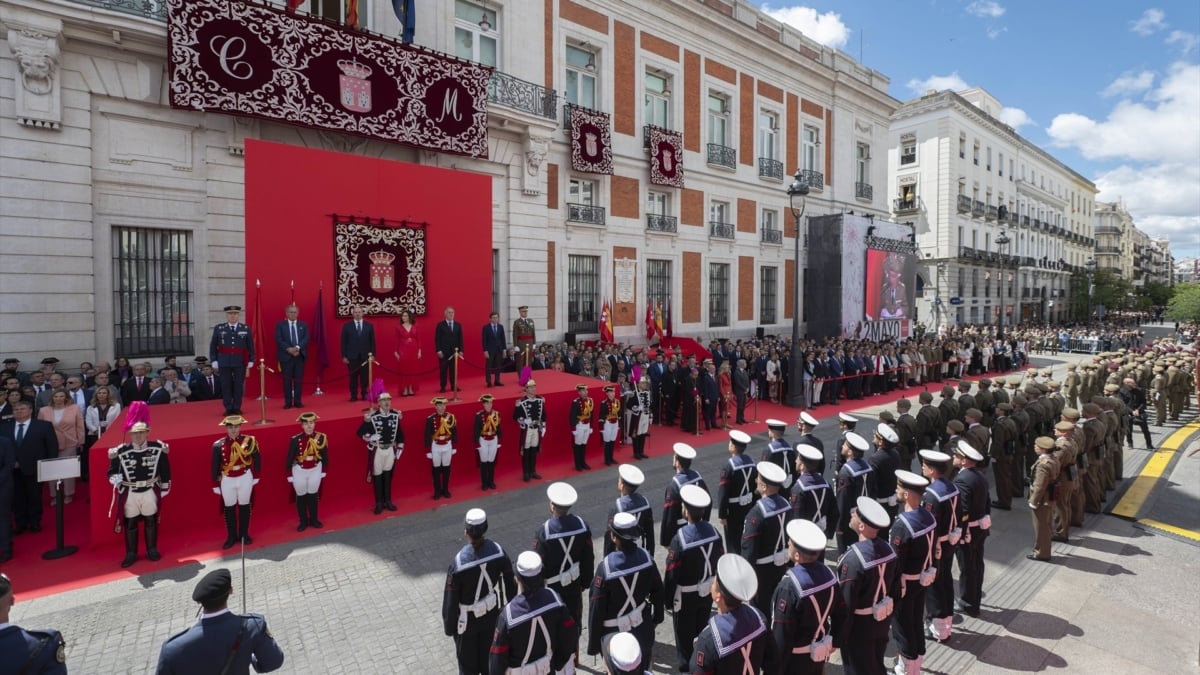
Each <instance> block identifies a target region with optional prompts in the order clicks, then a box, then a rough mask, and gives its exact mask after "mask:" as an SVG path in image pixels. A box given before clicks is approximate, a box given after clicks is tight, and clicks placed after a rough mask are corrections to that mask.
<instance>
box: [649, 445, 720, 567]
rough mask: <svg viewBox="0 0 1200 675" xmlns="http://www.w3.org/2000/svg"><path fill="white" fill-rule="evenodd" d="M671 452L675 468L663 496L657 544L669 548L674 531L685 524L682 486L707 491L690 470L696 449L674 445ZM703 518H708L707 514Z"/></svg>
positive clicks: (704, 484)
mask: <svg viewBox="0 0 1200 675" xmlns="http://www.w3.org/2000/svg"><path fill="white" fill-rule="evenodd" d="M673 450H674V452H675V456H674V459H673V460H672V466H673V467H674V468H675V475H674V476H672V477H671V482H669V483H667V489H666V491H665V492H664V494H663V515H662V527H661V530H660V532H661V535H660V536H659V538H658V543H659V544H661V545H663V546H669V545H670V544H671V538H672V537H674V536H675V531H676V530H678V529H679V528H681V527H683V525H684V524H685V523H686V522H687V521H685V520H684V518H683V500H682V499H681V498H680V497H679V490H680V489H682V488H683V486H684V485H698V486H700V487H702V488H704V490H705V491H707V490H708V484H706V483H705V482H704V478H703V477H702V476H701V475H700V473H699V472H698V471H696V470H695V469H693V468H692V461H693V460H695V459H696V449H695V448H693V447H692V446H690V445H688V444H687V443H676V444H675V446H674V448H673ZM705 517H706V518H707V517H708V516H707V514H705Z"/></svg>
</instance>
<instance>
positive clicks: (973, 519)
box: [954, 439, 1053, 616]
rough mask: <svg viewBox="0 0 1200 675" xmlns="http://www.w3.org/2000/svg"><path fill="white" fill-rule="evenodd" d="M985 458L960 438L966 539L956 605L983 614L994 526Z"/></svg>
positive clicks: (961, 508) (958, 457)
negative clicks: (987, 557) (986, 559)
mask: <svg viewBox="0 0 1200 675" xmlns="http://www.w3.org/2000/svg"><path fill="white" fill-rule="evenodd" d="M1047 440H1051V441H1052V440H1053V439H1047ZM983 459H984V458H983V453H981V452H979V450H978V449H976V448H975V446H973V445H971V444H970V443H969V442H967V441H966V440H965V439H964V440H962V441H959V443H958V447H957V448H956V452H955V458H954V463H955V464H957V465H958V466H959V471H958V475H956V476H955V477H954V487H956V488H958V494H959V498H958V506H959V513H960V514H962V515H961V516H960V520H959V522H960V523H962V527H963V540H962V541H961V542H959V546H958V550H957V551H955V555H956V557H957V559H958V569H959V570H960V575H959V580H958V594H959V599H958V600H957V601H956V602H955V603H954V609H956V610H958V611H960V612H965V613H967V614H969V615H971V616H978V615H979V604H980V603H981V602H982V601H983V568H984V562H983V555H984V552H983V545H984V542H986V541H987V537H988V530H989V529H991V527H992V517H991V515H990V514H991V505H992V500H991V496H990V495H989V494H988V479H987V476H985V475H984V473H983V471H981V470H980V468H979V467H980V463H981V462H983Z"/></svg>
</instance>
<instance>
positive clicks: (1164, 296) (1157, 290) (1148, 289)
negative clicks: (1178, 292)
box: [1138, 281, 1175, 307]
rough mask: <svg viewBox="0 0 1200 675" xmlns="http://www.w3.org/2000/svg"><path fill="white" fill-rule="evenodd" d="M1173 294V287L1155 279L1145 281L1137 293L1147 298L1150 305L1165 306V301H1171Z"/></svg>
mask: <svg viewBox="0 0 1200 675" xmlns="http://www.w3.org/2000/svg"><path fill="white" fill-rule="evenodd" d="M1174 294H1175V288H1174V287H1173V286H1168V285H1166V284H1160V283H1158V282H1155V281H1151V282H1149V283H1147V284H1146V285H1145V286H1142V288H1141V289H1139V291H1138V295H1141V296H1143V297H1145V298H1146V299H1147V300H1149V303H1150V306H1152V307H1166V306H1167V303H1169V302H1171V296H1172V295H1174Z"/></svg>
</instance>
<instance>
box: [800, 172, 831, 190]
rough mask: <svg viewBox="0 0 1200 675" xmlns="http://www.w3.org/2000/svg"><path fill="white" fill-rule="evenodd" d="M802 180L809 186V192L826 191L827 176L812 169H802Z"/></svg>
mask: <svg viewBox="0 0 1200 675" xmlns="http://www.w3.org/2000/svg"><path fill="white" fill-rule="evenodd" d="M800 180H801V181H802V182H803V183H804V184H805V185H807V186H808V189H809V190H814V191H817V192H819V191H821V190H824V189H825V174H823V173H821V172H820V171H814V170H812V169H801V170H800Z"/></svg>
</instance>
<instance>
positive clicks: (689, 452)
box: [671, 443, 696, 459]
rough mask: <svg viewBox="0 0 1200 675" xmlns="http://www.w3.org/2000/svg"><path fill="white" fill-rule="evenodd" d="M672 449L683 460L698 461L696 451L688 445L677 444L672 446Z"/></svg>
mask: <svg viewBox="0 0 1200 675" xmlns="http://www.w3.org/2000/svg"><path fill="white" fill-rule="evenodd" d="M671 449H672V450H674V451H675V454H676V455H678V456H679V457H681V458H683V459H696V449H695V448H693V447H692V446H690V445H688V444H687V443H676V444H675V445H673V446H671Z"/></svg>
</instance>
